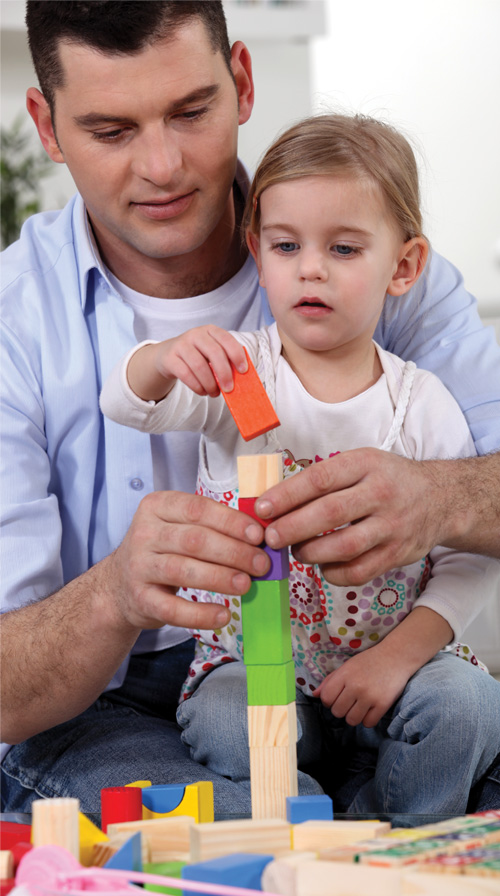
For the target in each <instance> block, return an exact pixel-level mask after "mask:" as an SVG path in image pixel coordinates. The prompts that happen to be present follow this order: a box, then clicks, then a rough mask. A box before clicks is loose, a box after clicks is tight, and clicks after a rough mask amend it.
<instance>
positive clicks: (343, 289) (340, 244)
mask: <svg viewBox="0 0 500 896" xmlns="http://www.w3.org/2000/svg"><path fill="white" fill-rule="evenodd" d="M259 201H260V203H261V228H260V236H259V238H256V237H255V236H253V235H250V236H249V244H250V250H251V252H252V254H253V255H254V258H255V259H256V262H257V266H258V269H259V279H260V284H261V286H264V287H265V288H266V289H267V293H268V297H269V303H270V306H271V310H272V312H273V315H274V317H275V320H276V322H277V324H278V329H279V332H280V336H281V340H282V343H283V347H284V349H285V352H286V351H287V348H288V346H293V345H295V346H300V347H301V348H304V349H307V350H309V351H317V352H324V351H327V352H328V351H331V350H334V351H337V350H338V349H342V350H344V349H345V348H346V347H347V348H349V350H351V349H352V348H353V347H354V346H356V347H357V348H359V347H361V346H362V345H363V343H365V342H366V343H371V340H372V336H373V333H374V331H375V327H376V324H377V321H378V319H379V316H380V313H381V311H382V306H383V304H384V300H385V296H386V293H387V292H392V293H393V294H394V295H398V294H400V293H401V292H404V291H406V290H405V288H404V286H402V284H401V282H400V276H399V275H400V274H401V272H402V269H401V265H404V261H403V259H404V256H405V250H406V247H407V246H409V245H410V244H405V243H404V240H403V238H402V237H401V235H400V234H399V232H398V229H397V227H396V225H395V223H394V222H393V220H392V219H391V218H390V216H389V213H388V210H387V208H386V203H385V200H384V197H383V195H382V193H381V191H380V189H379V187H378V186H376V185H375V184H373V183H372V182H370V181H369V180H368V179H366V180H361V179H358V178H354V177H352V176H349V175H347V174H346V175H342V174H339V176H314V177H306V178H301V179H297V180H292V181H285V182H284V183H280V184H276V185H274V186H271V187H268V188H267V189H266V190H264V192H263V193H262V195H261V197H260V199H259ZM411 242H412V243H413V242H414V241H411ZM403 279H404V278H403Z"/></svg>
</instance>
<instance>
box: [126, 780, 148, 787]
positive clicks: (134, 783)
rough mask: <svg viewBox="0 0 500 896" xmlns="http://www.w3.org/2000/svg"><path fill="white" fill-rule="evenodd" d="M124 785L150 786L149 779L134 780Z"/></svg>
mask: <svg viewBox="0 0 500 896" xmlns="http://www.w3.org/2000/svg"><path fill="white" fill-rule="evenodd" d="M125 787H141V788H144V787H151V781H134V782H133V783H132V784H125Z"/></svg>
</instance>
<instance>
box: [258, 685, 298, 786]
mask: <svg viewBox="0 0 500 896" xmlns="http://www.w3.org/2000/svg"><path fill="white" fill-rule="evenodd" d="M296 743H297V706H296V703H295V701H294V702H293V703H289V704H288V705H286V706H249V707H248V744H249V746H250V747H283V746H288V744H294V745H295V744H296ZM289 796H291V794H289Z"/></svg>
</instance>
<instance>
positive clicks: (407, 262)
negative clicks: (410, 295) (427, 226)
mask: <svg viewBox="0 0 500 896" xmlns="http://www.w3.org/2000/svg"><path fill="white" fill-rule="evenodd" d="M428 256H429V243H428V242H427V240H426V239H425V237H423V236H415V237H413V239H411V240H408V242H407V243H404V245H403V246H402V247H401V251H400V253H399V258H398V266H397V268H396V271H395V272H394V274H393V276H392V280H391V282H390V283H389V286H388V287H387V292H388V293H389V295H391V296H402V295H403V294H404V293H405V292H408V290H409V289H411V287H412V286H413V284H414V283H416V282H417V280H418V278H419V277H420V274H421V273H422V271H423V269H424V268H425V265H426V263H427V258H428Z"/></svg>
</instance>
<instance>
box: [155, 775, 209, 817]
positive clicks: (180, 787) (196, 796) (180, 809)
mask: <svg viewBox="0 0 500 896" xmlns="http://www.w3.org/2000/svg"><path fill="white" fill-rule="evenodd" d="M142 800H143V818H165V817H167V816H169V815H191V816H192V818H194V820H195V821H196V822H199V821H203V822H209V821H213V820H214V786H213V783H212V781H197V782H196V783H195V784H155V785H153V786H152V787H148V788H147V789H146V790H144V791H143V792H142Z"/></svg>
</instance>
